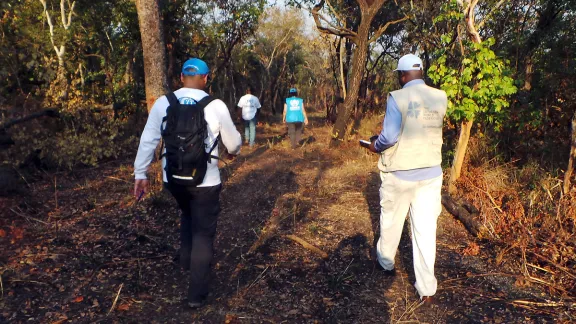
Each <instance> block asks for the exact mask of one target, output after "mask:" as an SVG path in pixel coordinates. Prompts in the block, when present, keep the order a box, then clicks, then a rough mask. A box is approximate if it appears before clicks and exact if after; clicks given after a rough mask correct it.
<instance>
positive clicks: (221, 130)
mask: <svg viewBox="0 0 576 324" xmlns="http://www.w3.org/2000/svg"><path fill="white" fill-rule="evenodd" d="M209 73H210V69H209V68H208V66H207V65H206V63H205V62H204V61H202V60H199V59H197V58H193V59H189V60H187V61H186V62H185V63H184V66H183V67H182V74H181V77H180V78H181V80H182V83H183V85H184V87H183V88H180V89H179V90H176V91H175V92H173V93H169V94H167V95H166V96H162V97H160V98H158V100H156V102H155V103H154V106H153V107H152V110H151V111H150V114H149V116H148V121H147V123H146V127H145V128H144V132H143V133H142V137H141V138H140V146H139V147H138V154H137V155H136V161H134V175H135V178H136V181H135V184H134V196H135V197H138V198H139V197H142V195H143V194H146V193H147V192H148V186H149V182H148V180H147V178H146V171H147V170H148V166H149V165H150V163H151V161H152V158H153V157H154V151H155V149H156V146H157V145H158V143H159V142H160V138H163V139H164V143H165V150H164V151H163V152H164V154H163V155H162V156H163V158H162V166H163V169H164V173H163V180H164V186H165V187H166V188H167V189H168V190H169V191H170V193H172V195H173V196H174V198H175V199H176V202H177V203H178V206H179V207H180V210H181V211H182V215H181V218H180V227H181V228H180V230H181V234H180V265H181V266H182V267H183V268H184V269H189V270H190V284H189V287H188V305H189V306H190V307H199V306H201V305H202V303H203V301H204V298H205V297H206V295H207V294H208V285H209V277H210V262H211V261H212V256H213V242H214V235H215V234H216V223H217V220H218V214H219V213H220V191H221V189H222V185H221V182H220V172H219V170H218V160H217V159H216V158H213V157H217V156H218V136H220V137H221V138H222V142H223V144H224V146H225V147H226V148H227V149H228V152H229V154H234V155H236V154H238V153H239V152H240V147H241V145H242V138H241V137H240V134H239V133H238V131H237V130H236V126H235V125H234V122H233V121H232V118H231V117H230V113H229V111H228V108H227V107H226V105H225V104H224V102H222V101H221V100H216V99H214V98H212V97H210V96H209V95H208V94H207V93H206V92H204V89H205V87H206V83H207V82H208V74H209Z"/></svg>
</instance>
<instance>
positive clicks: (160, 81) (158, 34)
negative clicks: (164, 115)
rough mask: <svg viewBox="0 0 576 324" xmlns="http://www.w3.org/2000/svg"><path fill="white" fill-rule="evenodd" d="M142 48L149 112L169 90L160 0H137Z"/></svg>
mask: <svg viewBox="0 0 576 324" xmlns="http://www.w3.org/2000/svg"><path fill="white" fill-rule="evenodd" d="M136 10H137V12H138V22H139V25H140V37H141V38H142V50H143V51H144V78H145V84H146V104H147V106H148V112H150V109H152V105H154V102H155V101H156V99H158V97H160V96H162V95H164V94H166V92H167V91H168V78H167V73H166V51H165V46H164V38H163V35H164V32H163V26H162V21H161V20H160V11H159V8H158V0H136Z"/></svg>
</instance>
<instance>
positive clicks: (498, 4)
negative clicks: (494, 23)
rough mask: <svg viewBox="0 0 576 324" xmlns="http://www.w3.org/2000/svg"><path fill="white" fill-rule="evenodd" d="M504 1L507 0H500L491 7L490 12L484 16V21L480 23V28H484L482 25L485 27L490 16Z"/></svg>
mask: <svg viewBox="0 0 576 324" xmlns="http://www.w3.org/2000/svg"><path fill="white" fill-rule="evenodd" d="M504 2H506V0H500V1H498V3H497V4H496V5H495V6H494V7H492V9H490V12H489V13H488V14H487V15H486V16H485V17H484V19H482V21H481V22H480V23H479V24H478V26H477V28H478V29H482V27H484V24H485V23H486V21H487V20H488V18H490V16H492V14H493V13H494V12H495V11H496V10H498V9H499V8H500V7H501V6H502V5H503V4H504Z"/></svg>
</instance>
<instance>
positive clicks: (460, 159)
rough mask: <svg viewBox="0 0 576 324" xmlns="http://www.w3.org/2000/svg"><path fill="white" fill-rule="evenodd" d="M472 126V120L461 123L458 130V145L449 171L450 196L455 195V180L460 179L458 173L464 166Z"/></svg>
mask: <svg viewBox="0 0 576 324" xmlns="http://www.w3.org/2000/svg"><path fill="white" fill-rule="evenodd" d="M473 125H474V120H473V119H472V120H469V121H463V122H462V126H461V127H462V128H461V129H460V137H459V138H458V145H456V153H455V154H454V161H453V162H452V168H451V169H450V180H448V192H449V193H450V194H454V193H456V180H458V178H460V171H461V170H462V165H463V164H464V158H465V157H466V150H467V148H468V141H469V140H470V131H471V130H472V126H473Z"/></svg>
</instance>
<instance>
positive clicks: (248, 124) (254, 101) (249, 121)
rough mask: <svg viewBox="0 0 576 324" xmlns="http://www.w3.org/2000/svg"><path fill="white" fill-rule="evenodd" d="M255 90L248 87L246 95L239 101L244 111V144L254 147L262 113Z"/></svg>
mask: <svg viewBox="0 0 576 324" xmlns="http://www.w3.org/2000/svg"><path fill="white" fill-rule="evenodd" d="M253 92H254V89H253V88H252V87H248V88H247V89H246V94H245V95H244V96H242V98H240V101H238V107H239V108H241V109H242V119H243V120H244V136H245V137H244V142H245V143H246V144H250V147H253V146H254V143H255V141H256V124H257V122H258V120H257V118H258V115H259V113H260V108H261V107H262V106H261V105H260V101H259V100H258V98H257V97H256V96H255V95H253V94H252V93H253Z"/></svg>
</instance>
